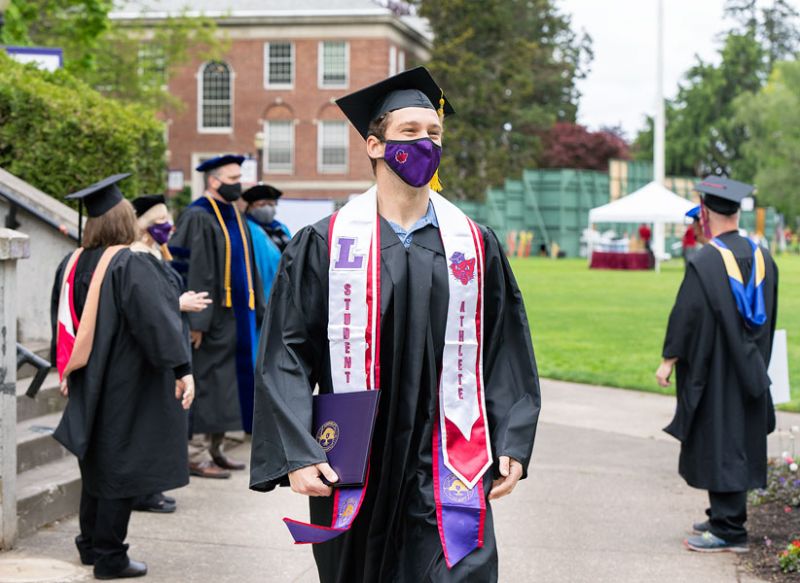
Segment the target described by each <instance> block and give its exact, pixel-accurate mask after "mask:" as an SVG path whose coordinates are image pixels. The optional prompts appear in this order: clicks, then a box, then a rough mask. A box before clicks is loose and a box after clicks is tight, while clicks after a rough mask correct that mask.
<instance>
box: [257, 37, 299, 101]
mask: <svg viewBox="0 0 800 583" xmlns="http://www.w3.org/2000/svg"><path fill="white" fill-rule="evenodd" d="M271 44H276V45H277V44H281V45H283V44H288V45H289V47H290V48H291V56H292V81H291V83H270V82H269V46H270V45H271ZM295 71H296V63H295V50H294V43H293V42H291V41H283V42H280V41H274V42H267V43H264V89H266V90H268V91H270V90H279V89H283V90H286V89H294V79H295Z"/></svg>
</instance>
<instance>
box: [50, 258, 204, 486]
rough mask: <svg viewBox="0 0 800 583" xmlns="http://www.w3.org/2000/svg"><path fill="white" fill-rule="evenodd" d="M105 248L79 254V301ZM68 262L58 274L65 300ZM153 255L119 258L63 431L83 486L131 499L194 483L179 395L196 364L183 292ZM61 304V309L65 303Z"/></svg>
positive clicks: (74, 377) (73, 385) (58, 434)
mask: <svg viewBox="0 0 800 583" xmlns="http://www.w3.org/2000/svg"><path fill="white" fill-rule="evenodd" d="M102 252H103V249H90V250H86V251H84V252H83V254H82V256H81V258H80V259H79V261H78V267H77V269H78V271H77V272H76V286H75V288H76V290H75V292H74V293H75V294H76V303H78V302H77V300H78V299H79V298H78V297H77V296H78V294H79V293H81V291H80V290H79V287H81V286H83V287H84V288H85V287H86V286H87V284H88V279H89V278H90V276H91V273H92V272H93V271H94V268H95V266H96V265H97V262H98V261H99V259H100V255H101V254H102ZM66 261H67V259H65V260H64V261H63V262H62V263H61V265H60V266H59V268H58V272H57V274H56V280H55V284H54V289H53V298H54V299H55V301H56V304H57V300H58V296H59V294H60V289H61V282H62V275H63V272H64V269H65V267H66ZM153 261H154V259H153V258H149V259H148V257H146V256H143V255H141V254H138V253H132V252H131V251H130V250H127V249H125V250H122V251H120V252H119V253H118V254H117V255H116V256H115V257H114V259H113V260H112V261H111V263H110V265H109V267H108V271H107V272H106V276H105V279H104V282H103V285H102V288H101V291H100V300H99V308H98V313H97V325H96V331H95V337H94V344H93V347H92V352H91V355H90V357H89V361H88V363H87V365H86V366H85V367H84V368H82V369H79V370H77V371H75V372H73V373H72V374H71V375H70V376H69V379H68V383H69V399H68V400H67V406H66V409H65V410H64V414H63V416H62V418H61V422H60V423H59V425H58V427H57V428H56V431H55V433H54V437H55V438H56V439H57V440H58V441H59V442H60V443H61V444H62V445H64V447H66V448H67V449H68V450H69V451H71V452H72V453H73V454H75V455H76V456H77V457H78V458H79V462H80V467H81V476H82V478H83V486H84V488H85V490H86V491H87V492H88V493H89V494H90V495H92V496H95V497H97V498H106V499H116V498H131V497H134V496H141V495H145V494H152V493H153V492H161V491H164V490H171V489H173V488H178V487H181V486H185V485H186V484H188V483H189V473H188V459H187V451H186V432H187V429H186V417H187V415H186V412H185V411H184V410H183V409H182V407H181V404H180V401H179V400H177V399H176V398H175V377H176V372H177V371H185V370H186V369H187V368H188V363H189V354H188V353H187V350H186V345H185V342H184V336H183V330H182V324H181V318H180V311H179V306H178V295H177V293H176V291H175V290H174V289H173V288H172V287H171V286H168V285H166V284H165V280H164V278H163V276H162V275H161V274H160V273H159V271H158V267H157V266H156V265H154V263H153ZM83 294H84V295H83V299H85V291H83ZM81 303H82V302H81ZM52 308H53V313H54V314H57V305H55V306H53V307H52ZM81 309H82V308H81Z"/></svg>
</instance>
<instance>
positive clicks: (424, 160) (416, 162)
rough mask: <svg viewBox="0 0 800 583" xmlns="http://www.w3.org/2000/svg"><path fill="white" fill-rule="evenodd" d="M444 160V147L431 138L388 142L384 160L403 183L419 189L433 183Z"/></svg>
mask: <svg viewBox="0 0 800 583" xmlns="http://www.w3.org/2000/svg"><path fill="white" fill-rule="evenodd" d="M441 158H442V147H441V146H439V145H437V144H435V143H434V142H433V140H431V139H430V138H420V139H418V140H409V141H397V140H386V150H385V152H384V154H383V159H384V160H385V161H386V163H387V164H388V165H389V168H391V169H392V170H393V171H394V173H395V174H397V175H398V176H399V177H400V178H401V179H402V180H403V182H405V183H406V184H408V185H410V186H414V187H416V188H419V187H420V186H425V185H426V184H428V183H429V182H430V181H431V178H433V175H434V174H435V173H436V169H437V168H438V167H439V162H440V161H441Z"/></svg>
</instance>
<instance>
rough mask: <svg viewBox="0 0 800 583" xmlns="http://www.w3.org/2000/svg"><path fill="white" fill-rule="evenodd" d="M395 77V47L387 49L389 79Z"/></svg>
mask: <svg viewBox="0 0 800 583" xmlns="http://www.w3.org/2000/svg"><path fill="white" fill-rule="evenodd" d="M395 75H397V47H396V46H394V45H391V46H390V47H389V77H394V76H395Z"/></svg>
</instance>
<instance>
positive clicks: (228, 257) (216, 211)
mask: <svg viewBox="0 0 800 583" xmlns="http://www.w3.org/2000/svg"><path fill="white" fill-rule="evenodd" d="M205 197H206V198H207V199H208V202H209V203H210V204H211V208H213V209H214V214H215V215H217V221H218V222H219V226H220V227H221V228H222V234H223V235H225V303H224V304H223V305H224V306H225V307H226V308H230V307H232V306H233V300H232V298H231V237H230V235H229V234H228V228H227V227H226V226H225V220H224V219H223V218H222V213H220V211H219V206H218V205H217V201H215V200H214V199H213V198H212V197H210V196H209V195H208V194H206V195H205ZM233 212H234V214H235V215H236V221H237V222H238V224H239V232H240V233H241V235H242V247H244V261H245V270H246V271H247V287H248V288H249V290H250V300H249V303H248V307H249V308H250V309H251V310H254V309H255V307H256V294H255V292H254V291H253V274H252V273H251V272H250V252H249V249H248V248H247V237H246V236H245V233H244V226H243V225H242V218H241V217H240V216H239V211H238V209H237V208H236V207H235V206H234V207H233Z"/></svg>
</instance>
